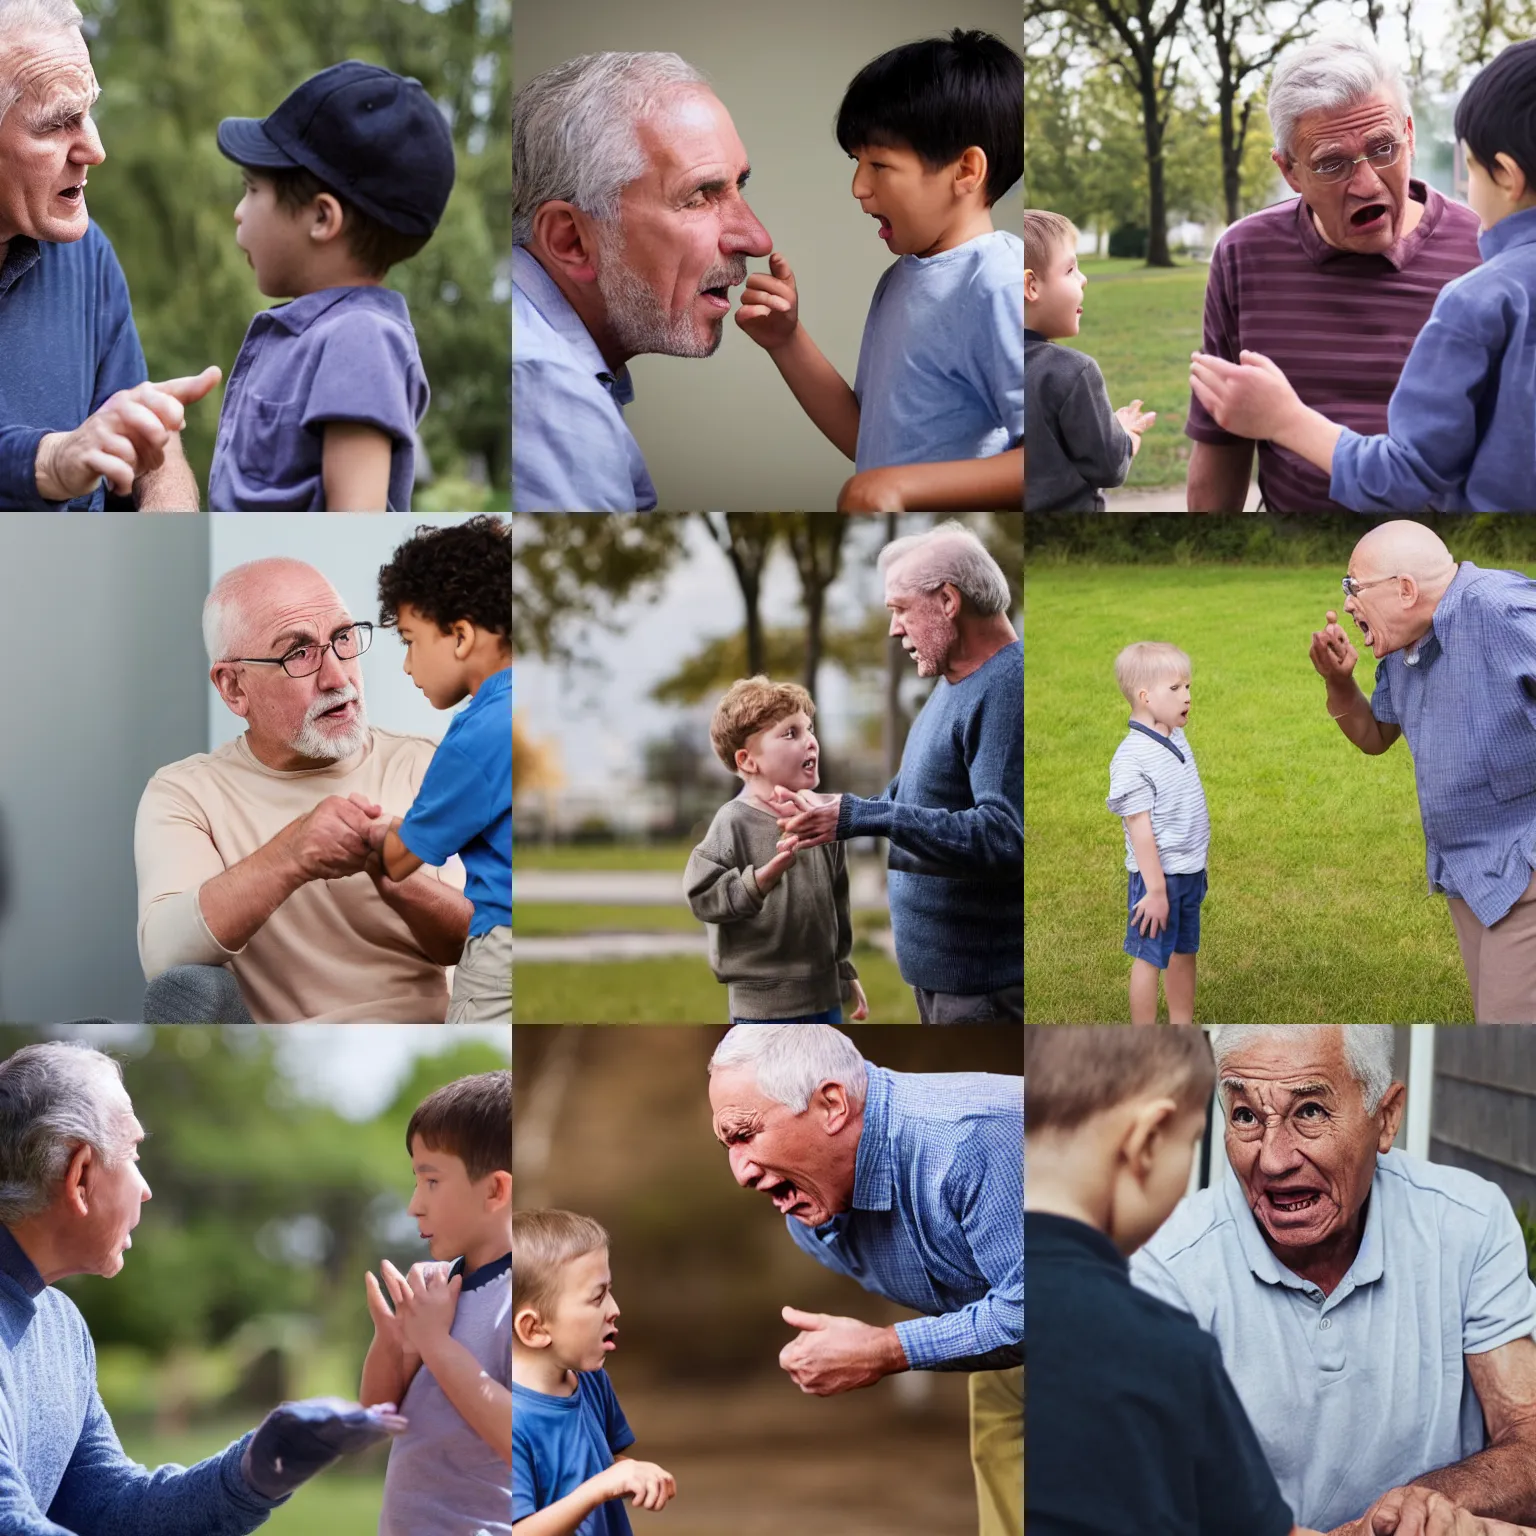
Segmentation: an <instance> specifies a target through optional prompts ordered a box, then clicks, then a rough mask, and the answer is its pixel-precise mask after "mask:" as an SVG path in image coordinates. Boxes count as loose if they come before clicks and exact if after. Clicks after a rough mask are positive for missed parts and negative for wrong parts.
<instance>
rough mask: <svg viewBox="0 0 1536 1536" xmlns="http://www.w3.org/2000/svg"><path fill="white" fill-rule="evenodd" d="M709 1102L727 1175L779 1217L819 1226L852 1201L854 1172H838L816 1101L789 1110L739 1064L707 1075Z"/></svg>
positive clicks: (830, 1143)
mask: <svg viewBox="0 0 1536 1536" xmlns="http://www.w3.org/2000/svg"><path fill="white" fill-rule="evenodd" d="M709 1104H710V1109H711V1110H712V1111H713V1113H714V1127H715V1136H716V1137H717V1138H718V1139H719V1140H720V1141H721V1142H723V1143H724V1144H725V1148H726V1152H727V1154H728V1156H729V1158H730V1163H731V1176H732V1177H733V1178H734V1179H735V1180H736V1182H737V1183H738V1184H740V1185H741V1187H742V1188H743V1189H755V1190H757V1191H759V1192H760V1193H762V1194H765V1195H767V1196H768V1198H769V1199H770V1200H772V1201H773V1208H774V1210H776V1211H777V1212H778V1213H779V1214H780V1215H781V1216H793V1217H794V1218H795V1220H796V1221H798V1222H800V1223H801V1224H802V1225H803V1226H807V1227H817V1226H820V1225H821V1224H822V1222H824V1221H830V1220H831V1219H832V1218H833V1217H834V1216H835V1215H837V1214H838V1212H839V1211H846V1210H847V1209H848V1208H849V1206H850V1205H851V1204H852V1202H853V1178H852V1174H851V1172H846V1173H839V1171H838V1168H839V1162H838V1159H837V1158H836V1157H835V1155H834V1152H833V1142H832V1137H831V1135H830V1134H829V1133H828V1132H827V1130H826V1129H825V1127H824V1122H823V1111H822V1110H821V1109H820V1108H819V1107H818V1105H817V1103H816V1101H815V1099H812V1101H811V1103H810V1104H809V1105H807V1106H806V1109H805V1111H804V1113H803V1114H799V1115H794V1114H791V1113H790V1112H789V1109H788V1108H787V1107H786V1106H785V1105H783V1104H780V1103H778V1102H777V1100H774V1099H770V1098H768V1097H767V1096H766V1095H765V1094H764V1093H763V1092H762V1091H761V1090H760V1089H759V1088H758V1086H757V1082H756V1079H755V1078H754V1076H753V1074H752V1072H751V1070H750V1069H748V1068H740V1067H738V1068H732V1069H728V1070H726V1071H722V1072H715V1073H712V1074H711V1075H710V1079H709Z"/></svg>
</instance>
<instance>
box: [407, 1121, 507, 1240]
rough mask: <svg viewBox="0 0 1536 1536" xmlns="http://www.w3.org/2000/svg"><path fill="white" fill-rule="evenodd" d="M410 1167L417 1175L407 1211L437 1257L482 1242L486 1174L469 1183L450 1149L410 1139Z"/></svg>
mask: <svg viewBox="0 0 1536 1536" xmlns="http://www.w3.org/2000/svg"><path fill="white" fill-rule="evenodd" d="M411 1167H412V1169H413V1171H414V1172H415V1174H416V1193H415V1194H413V1195H412V1196H411V1203H410V1204H409V1205H408V1206H406V1208H405V1209H406V1214H407V1215H408V1216H413V1217H415V1219H416V1226H417V1229H418V1230H419V1231H420V1233H421V1235H422V1238H423V1239H424V1240H425V1241H426V1244H427V1247H428V1248H429V1249H430V1250H431V1253H432V1257H433V1258H434V1259H438V1260H444V1259H456V1258H458V1257H459V1256H460V1255H461V1254H468V1253H470V1252H471V1251H472V1250H474V1249H476V1248H477V1247H479V1246H480V1245H481V1244H482V1243H483V1241H484V1233H485V1228H486V1225H487V1215H488V1213H487V1208H486V1199H487V1196H488V1194H489V1192H490V1183H491V1179H492V1178H494V1177H495V1175H494V1174H492V1175H488V1176H487V1177H486V1178H484V1179H481V1180H480V1181H479V1182H478V1183H471V1182H470V1177H469V1171H468V1170H467V1169H466V1168H465V1166H464V1161H463V1159H462V1158H460V1157H456V1156H455V1155H454V1154H453V1153H452V1152H441V1151H434V1150H433V1149H432V1148H430V1147H429V1146H427V1144H426V1143H425V1142H424V1141H423V1140H422V1139H421V1137H420V1136H417V1137H414V1138H413V1139H412V1142H411Z"/></svg>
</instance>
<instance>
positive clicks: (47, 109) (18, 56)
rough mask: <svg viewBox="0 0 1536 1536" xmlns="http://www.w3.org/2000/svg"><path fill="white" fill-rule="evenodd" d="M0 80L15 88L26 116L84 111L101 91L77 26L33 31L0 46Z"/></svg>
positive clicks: (88, 52)
mask: <svg viewBox="0 0 1536 1536" xmlns="http://www.w3.org/2000/svg"><path fill="white" fill-rule="evenodd" d="M0 79H6V80H9V81H11V82H14V84H15V85H16V86H17V87H19V89H20V96H19V98H18V99H19V100H20V102H21V103H22V105H23V108H24V109H25V110H26V112H27V113H28V115H29V116H36V115H38V114H39V113H45V114H47V115H50V116H51V115H53V113H54V112H55V111H56V110H59V111H62V110H63V109H64V108H66V107H68V108H73V109H74V110H75V111H85V110H88V109H89V107H90V106H91V104H92V103H93V102H94V101H95V100H96V98H97V97H98V96H99V95H100V94H101V88H100V87H99V86H98V85H97V84H96V73H95V71H94V70H93V69H92V68H91V55H90V51H89V50H88V49H87V48H86V46H85V39H84V37H82V36H81V35H80V29H79V28H78V27H61V28H59V29H58V30H57V31H53V32H43V33H34V34H32V35H30V36H26V37H22V38H19V39H18V40H16V41H15V42H13V43H12V44H10V46H9V47H0Z"/></svg>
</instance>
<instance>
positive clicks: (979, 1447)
mask: <svg viewBox="0 0 1536 1536" xmlns="http://www.w3.org/2000/svg"><path fill="white" fill-rule="evenodd" d="M971 1466H972V1468H973V1469H974V1471H975V1473H976V1506H977V1509H978V1511H979V1514H980V1523H979V1527H978V1528H979V1531H980V1536H1024V1367H1023V1366H1022V1365H1016V1366H1013V1367H1012V1368H1011V1369H1009V1370H1006V1371H975V1372H973V1373H972V1375H971Z"/></svg>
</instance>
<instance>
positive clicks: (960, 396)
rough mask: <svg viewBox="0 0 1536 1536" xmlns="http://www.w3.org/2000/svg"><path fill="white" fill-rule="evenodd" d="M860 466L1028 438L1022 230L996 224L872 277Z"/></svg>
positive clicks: (974, 455)
mask: <svg viewBox="0 0 1536 1536" xmlns="http://www.w3.org/2000/svg"><path fill="white" fill-rule="evenodd" d="M853 392H854V394H856V395H857V396H858V397H859V445H858V454H857V459H856V467H857V468H858V469H859V470H860V471H861V472H862V471H863V470H866V469H877V468H879V467H880V466H881V465H885V464H924V463H935V462H938V461H941V460H945V459H984V458H990V457H991V456H992V455H993V454H997V453H1005V452H1006V451H1007V450H1008V449H1010V448H1016V447H1018V446H1019V444H1020V443H1022V442H1023V441H1024V242H1023V241H1022V240H1020V239H1019V237H1018V236H1017V235H1012V234H1009V233H1008V231H1007V230H994V231H993V232H992V233H991V234H989V235H978V236H977V238H976V239H974V240H967V241H966V242H965V244H964V245H957V246H956V247H955V248H954V250H952V251H944V252H943V253H942V254H940V255H938V256H926V257H919V256H903V257H902V258H901V259H900V260H899V261H897V262H896V263H895V264H894V265H893V266H890V267H887V268H886V270H885V272H884V274H883V275H882V276H881V278H880V281H879V282H878V283H877V284H876V285H875V296H874V298H873V299H872V300H870V305H869V318H868V319H867V320H866V321H865V322H864V340H863V341H862V342H861V343H860V346H859V371H858V374H857V375H856V376H855V379H854V385H853Z"/></svg>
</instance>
